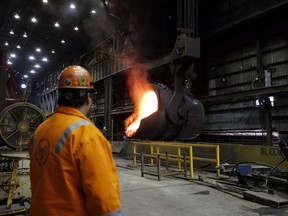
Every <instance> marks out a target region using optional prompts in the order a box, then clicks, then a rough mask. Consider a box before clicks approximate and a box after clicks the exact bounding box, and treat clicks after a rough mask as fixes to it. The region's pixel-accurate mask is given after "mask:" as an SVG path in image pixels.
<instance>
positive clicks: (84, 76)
mask: <svg viewBox="0 0 288 216" xmlns="http://www.w3.org/2000/svg"><path fill="white" fill-rule="evenodd" d="M58 89H94V86H93V83H92V77H91V75H90V73H89V72H88V71H87V70H86V69H85V68H83V67H81V66H78V65H71V66H68V67H66V68H65V69H64V70H62V71H61V73H60V75H59V77H58Z"/></svg>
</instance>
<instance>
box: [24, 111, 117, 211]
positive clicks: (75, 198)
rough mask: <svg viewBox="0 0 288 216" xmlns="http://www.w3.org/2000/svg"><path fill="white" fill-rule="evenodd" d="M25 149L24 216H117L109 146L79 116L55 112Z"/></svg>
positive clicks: (85, 120)
mask: <svg viewBox="0 0 288 216" xmlns="http://www.w3.org/2000/svg"><path fill="white" fill-rule="evenodd" d="M28 149H29V154H30V179H31V192H32V197H31V203H30V216H71V215H73V216H74V215H75V216H92V215H93V216H98V215H104V214H105V216H106V215H107V216H108V215H113V216H114V215H121V211H120V190H119V180H118V174H117V170H116V166H115V162H114V160H113V157H112V149H111V145H110V143H109V142H108V141H107V140H106V138H105V137H104V136H103V135H102V133H101V132H100V131H99V129H98V128H96V127H95V125H94V124H93V123H92V122H91V121H90V120H89V118H87V117H86V116H84V115H83V114H82V113H81V112H80V111H78V110H77V109H74V108H69V107H58V108H57V110H56V113H55V114H54V115H52V116H51V117H49V118H48V119H47V120H46V121H44V122H43V123H42V124H41V125H40V126H39V127H38V128H37V130H36V131H35V134H34V137H33V138H32V139H31V141H30V143H29V144H28Z"/></svg>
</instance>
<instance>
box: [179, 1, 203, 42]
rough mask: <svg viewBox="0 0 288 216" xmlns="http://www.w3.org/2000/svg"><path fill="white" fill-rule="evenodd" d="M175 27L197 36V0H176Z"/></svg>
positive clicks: (182, 31)
mask: <svg viewBox="0 0 288 216" xmlns="http://www.w3.org/2000/svg"><path fill="white" fill-rule="evenodd" d="M177 29H178V30H179V31H181V33H187V34H191V36H192V37H194V38H196V37H198V1H197V0H177Z"/></svg>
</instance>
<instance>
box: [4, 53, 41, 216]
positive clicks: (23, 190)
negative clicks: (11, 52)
mask: <svg viewBox="0 0 288 216" xmlns="http://www.w3.org/2000/svg"><path fill="white" fill-rule="evenodd" d="M1 60H2V61H1V65H0V68H1V71H0V76H1V79H0V80H1V82H2V83H1V90H2V91H1V92H5V93H6V94H1V101H0V107H1V109H2V111H1V112H0V204H1V205H0V215H11V214H15V213H21V212H22V213H23V212H25V214H26V215H28V211H29V206H28V207H27V206H26V205H25V203H27V202H29V198H30V195H31V192H30V178H29V155H28V153H27V151H25V150H27V144H28V142H29V140H30V139H31V137H32V135H33V133H34V132H35V130H36V128H37V127H38V126H39V125H40V124H41V123H42V122H43V121H44V120H45V119H46V116H45V114H44V112H43V111H42V110H41V109H39V108H38V107H37V106H35V105H33V104H31V103H28V102H26V101H27V98H28V93H29V91H30V89H29V88H28V90H26V92H25V94H23V93H22V91H21V90H20V89H19V87H18V84H17V80H16V79H15V77H14V76H13V73H12V71H11V69H10V68H9V67H8V66H7V65H6V55H5V50H1ZM7 80H8V81H7ZM3 95H4V97H3ZM23 95H24V96H23ZM13 96H14V97H13ZM13 200H14V203H13ZM15 200H17V201H19V202H18V203H17V204H16V203H15ZM18 204H19V205H18Z"/></svg>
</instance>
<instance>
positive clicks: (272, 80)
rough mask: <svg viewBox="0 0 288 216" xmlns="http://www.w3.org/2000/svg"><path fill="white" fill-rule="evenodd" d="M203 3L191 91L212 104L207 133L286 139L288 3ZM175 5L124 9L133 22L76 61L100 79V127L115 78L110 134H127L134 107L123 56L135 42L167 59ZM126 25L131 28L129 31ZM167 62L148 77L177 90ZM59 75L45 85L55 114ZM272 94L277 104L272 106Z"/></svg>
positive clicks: (153, 57)
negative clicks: (107, 85)
mask: <svg viewBox="0 0 288 216" xmlns="http://www.w3.org/2000/svg"><path fill="white" fill-rule="evenodd" d="M123 2H126V3H127V2H129V1H123ZM130 3H131V2H130ZM198 3H199V35H200V39H201V57H200V59H199V60H198V61H196V65H195V68H194V73H193V80H192V88H191V92H192V93H193V94H194V95H195V97H196V98H198V99H200V100H201V101H202V102H203V104H204V107H205V112H206V120H205V124H204V128H203V131H204V132H207V131H208V132H209V131H220V132H221V131H224V132H225V131H231V130H255V131H256V130H257V131H258V130H262V131H264V132H265V131H270V132H273V131H279V133H280V136H281V137H283V138H284V139H287V134H288V117H287V116H288V115H287V111H288V99H287V96H286V95H287V86H288V79H287V75H288V65H287V62H288V49H287V48H288V40H287V38H288V24H287V22H286V20H287V18H288V17H287V15H286V14H287V13H286V11H287V5H288V1H269V0H265V1H263V0H262V1H260V0H257V1H248V0H241V1H228V0H222V1H213V0H205V1H198ZM175 5H176V1H168V3H167V1H162V0H161V1H160V0H159V1H155V0H153V1H145V4H144V1H140V2H137V3H135V2H134V1H132V3H131V4H124V6H125V7H126V9H128V11H129V12H130V14H131V16H127V17H124V18H125V19H126V21H127V20H128V23H126V24H127V25H124V27H123V26H122V31H116V32H115V33H114V34H112V35H111V36H110V37H108V38H107V39H106V40H104V41H103V42H101V43H100V44H98V45H97V46H96V47H95V48H94V49H93V50H91V51H90V52H88V53H87V54H86V55H83V56H82V57H81V58H80V59H76V60H73V61H74V62H77V63H80V64H82V65H84V66H86V67H87V68H88V69H89V70H90V71H91V72H92V74H93V78H94V80H98V86H99V88H100V91H99V95H98V100H97V103H98V104H97V111H96V115H95V116H96V119H97V118H98V120H99V124H101V125H100V127H101V126H103V125H104V124H105V120H103V115H107V114H105V101H106V100H107V98H105V82H104V80H106V79H107V78H108V77H112V81H111V85H112V90H111V92H110V93H109V94H111V95H112V97H109V98H110V100H111V104H112V107H111V113H110V114H111V116H112V117H111V118H112V119H111V121H112V122H113V124H112V123H111V124H112V125H111V126H110V127H111V128H110V133H113V134H117V133H118V132H119V131H121V130H123V120H124V119H125V118H126V117H127V116H129V114H131V112H132V110H133V103H132V102H131V99H130V98H129V94H128V89H127V86H126V83H125V82H126V81H125V79H126V78H125V76H126V75H125V72H124V71H127V70H129V68H130V64H129V61H127V59H125V58H123V53H124V51H125V52H126V54H127V47H128V48H129V42H131V41H132V42H131V43H132V45H133V46H134V48H135V49H136V51H137V52H139V54H140V55H141V57H142V60H143V59H145V61H146V62H145V61H144V63H145V64H147V65H148V66H149V65H153V64H154V63H157V62H158V61H160V62H161V57H162V55H163V54H165V53H166V54H167V56H168V55H169V54H170V52H171V49H172V47H173V44H174V43H175V39H176V32H177V31H176V30H177V20H176V15H177V12H176V6H175ZM128 24H131V25H132V26H131V25H130V27H129V25H128ZM123 28H124V30H123ZM125 28H126V31H127V29H128V30H129V29H130V30H129V31H130V32H129V34H127V32H126V33H125ZM123 32H124V33H123ZM127 35H130V36H129V37H128V38H129V39H130V40H131V41H129V40H127ZM128 51H129V49H128ZM134 51H135V50H134ZM132 54H135V53H132ZM159 59H160V60H159ZM164 59H169V57H165V56H164ZM168 63H169V62H167V61H166V62H164V63H163V64H160V65H161V67H160V66H159V67H154V68H153V67H150V71H149V75H150V79H151V81H152V82H162V83H164V84H165V85H167V86H168V87H170V88H173V76H171V71H170V69H169V65H168ZM64 65H65V64H63V66H64ZM156 65H157V64H156ZM52 74H54V75H51V76H52V77H51V78H49V77H45V78H44V81H43V89H44V92H45V91H46V92H48V93H46V94H45V95H46V96H45V97H48V98H50V99H48V101H50V102H49V103H48V102H47V99H44V96H42V98H41V101H42V102H41V107H43V108H45V109H44V110H46V109H48V110H49V109H51V107H52V104H53V100H55V95H54V93H49V90H47V83H49V84H50V86H55V82H56V78H55V77H57V76H56V73H52ZM265 75H266V76H265ZM45 79H47V82H46V81H45ZM49 79H50V81H49V82H48V80H49ZM48 89H49V88H48ZM52 89H53V88H52ZM39 91H40V90H39ZM119 92H120V93H119ZM272 97H273V99H274V101H270V100H272ZM265 101H266V103H265ZM110 137H111V135H110ZM260 144H269V143H265V141H263V142H262V143H260ZM270 144H271V143H270Z"/></svg>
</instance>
